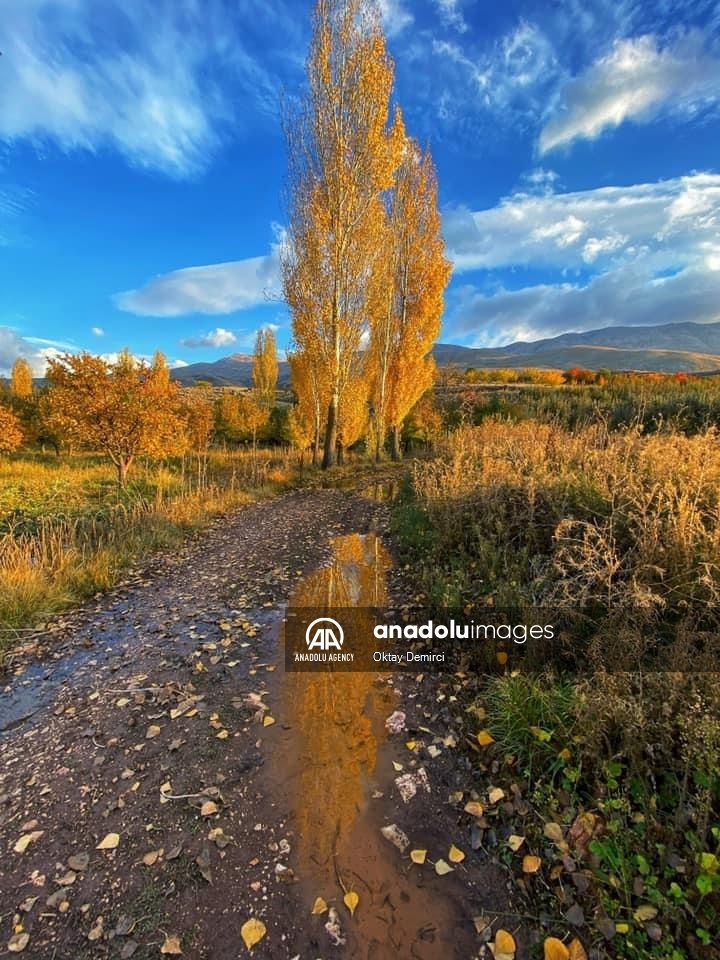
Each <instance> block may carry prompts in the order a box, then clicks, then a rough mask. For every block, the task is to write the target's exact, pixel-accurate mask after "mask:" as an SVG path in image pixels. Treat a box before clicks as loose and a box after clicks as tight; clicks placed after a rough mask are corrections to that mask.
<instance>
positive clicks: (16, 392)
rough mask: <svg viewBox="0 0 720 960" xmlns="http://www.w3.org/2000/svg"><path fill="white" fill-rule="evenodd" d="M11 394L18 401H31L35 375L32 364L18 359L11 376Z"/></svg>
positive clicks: (20, 358)
mask: <svg viewBox="0 0 720 960" xmlns="http://www.w3.org/2000/svg"><path fill="white" fill-rule="evenodd" d="M10 393H11V395H12V396H13V397H16V398H17V399H18V400H29V399H30V398H31V397H32V395H33V375H32V370H31V369H30V364H29V363H28V362H27V360H25V359H24V358H23V357H18V358H17V360H16V361H15V363H14V364H13V368H12V372H11V374H10Z"/></svg>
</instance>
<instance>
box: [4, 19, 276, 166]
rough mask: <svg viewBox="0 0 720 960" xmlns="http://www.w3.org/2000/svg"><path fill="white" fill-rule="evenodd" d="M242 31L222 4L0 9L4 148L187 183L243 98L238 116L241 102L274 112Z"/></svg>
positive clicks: (268, 83)
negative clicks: (128, 166)
mask: <svg viewBox="0 0 720 960" xmlns="http://www.w3.org/2000/svg"><path fill="white" fill-rule="evenodd" d="M98 14H99V15H98ZM282 22H283V23H284V20H283V21H282ZM239 25H240V24H239V18H237V17H232V16H230V14H229V11H228V8H227V7H226V6H225V5H224V4H222V3H221V2H218V0H205V2H203V3H199V2H196V0H173V2H169V3H165V2H158V3H153V4H147V3H144V2H142V0H126V2H122V3H121V2H120V0H103V3H102V4H101V5H100V9H97V5H94V4H92V3H89V2H87V0H27V2H23V3H16V4H10V5H7V4H6V5H4V6H3V57H2V67H3V83H2V86H1V87H0V139H2V140H5V141H9V142H12V141H15V140H21V139H23V140H29V141H31V142H33V143H35V144H36V145H39V146H42V145H45V144H48V143H53V144H55V145H57V146H58V147H60V149H62V150H65V151H71V150H77V149H83V150H88V151H93V152H95V151H98V150H101V149H105V148H108V147H110V148H112V149H115V150H117V151H119V152H120V153H121V154H122V155H123V156H124V157H125V158H126V159H127V160H128V161H129V162H130V163H132V164H134V165H136V166H139V167H144V168H148V169H152V170H158V171H161V172H162V173H165V174H168V175H170V176H172V177H176V178H184V177H188V176H193V175H194V174H196V173H198V172H199V171H201V170H203V169H204V168H205V167H206V166H207V164H208V162H209V160H210V158H211V157H212V155H213V153H214V152H215V151H216V150H217V149H218V147H219V145H220V144H221V142H222V141H223V138H224V137H225V136H227V135H229V131H230V129H231V123H239V122H240V120H241V118H240V117H238V116H237V115H236V109H235V107H234V106H233V103H237V100H238V97H237V94H238V93H241V94H242V97H243V113H244V114H245V116H247V113H248V110H247V105H248V104H252V105H254V106H255V108H256V109H259V110H261V111H262V110H264V111H266V112H270V110H271V107H272V109H273V110H274V109H275V107H276V103H277V87H278V86H279V81H278V80H277V79H276V78H275V77H274V76H273V75H271V74H270V73H268V69H267V67H266V66H265V65H263V64H261V62H260V61H259V59H257V57H256V56H254V55H253V53H252V52H251V49H250V45H249V43H246V42H245V33H246V32H247V31H245V30H240V29H239ZM275 32H276V33H277V29H276V31H275ZM271 43H272V41H271ZM266 52H267V50H266ZM267 60H268V58H267V57H266V58H265V61H264V62H265V63H267ZM229 92H231V93H232V96H229V95H228V93H229Z"/></svg>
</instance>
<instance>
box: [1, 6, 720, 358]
mask: <svg viewBox="0 0 720 960" xmlns="http://www.w3.org/2000/svg"><path fill="white" fill-rule="evenodd" d="M380 5H381V7H382V13H383V19H384V23H385V29H386V33H387V36H388V46H389V49H390V52H391V54H392V56H393V57H394V59H395V65H396V85H395V98H396V100H397V101H398V102H399V103H400V104H401V105H402V107H403V110H404V113H405V116H406V123H407V126H408V128H409V131H410V132H411V133H412V134H414V135H415V136H416V137H417V138H418V139H419V140H420V141H421V142H422V143H423V144H424V143H428V144H429V145H430V146H431V149H432V152H433V156H434V158H435V163H436V166H437V169H438V177H439V185H440V204H441V208H442V213H443V224H444V233H445V237H446V242H447V251H448V254H449V256H450V257H451V259H452V260H453V263H454V271H453V278H452V282H451V285H450V287H449V289H448V292H447V296H446V310H445V315H444V319H443V333H442V339H443V340H445V341H447V342H456V343H464V344H467V345H477V346H496V345H500V344H503V343H507V342H510V341H513V340H518V339H522V340H531V339H537V338H539V337H542V336H553V335H556V334H559V333H562V332H565V331H568V330H583V329H593V328H596V327H602V326H609V325H616V324H649V323H663V322H672V321H676V320H694V321H699V322H709V321H712V320H717V319H720V7H718V5H717V3H715V2H709V0H688V2H683V0H602V2H600V0H536V2H530V0H506V2H505V3H503V4H501V5H498V4H496V3H495V2H490V0H381V3H380ZM312 7H313V3H312V2H311V0H122V2H116V0H0V14H1V16H0V50H2V56H1V57H0V373H3V372H6V371H7V369H8V368H9V367H10V366H11V364H12V362H13V361H14V359H15V358H16V357H17V356H18V355H21V354H22V355H24V356H26V357H27V358H28V359H30V360H31V362H32V364H33V366H34V368H35V370H36V371H37V372H38V373H41V372H42V370H43V368H44V364H45V360H46V358H47V357H48V356H53V355H55V354H56V353H57V352H64V351H66V350H73V351H74V350H81V349H86V350H90V351H91V352H93V353H101V354H107V355H108V356H112V355H113V354H114V353H115V352H116V351H117V350H119V349H120V348H122V347H123V346H128V347H129V348H130V349H131V350H132V351H133V352H134V353H135V354H137V355H141V356H143V355H144V356H147V355H150V354H152V352H153V351H154V350H155V349H161V350H163V352H164V353H165V354H166V355H167V356H168V358H169V359H170V360H171V362H173V363H176V364H182V363H191V362H194V361H197V360H213V359H216V358H218V357H220V356H224V355H227V354H229V353H233V352H249V351H251V350H252V345H253V342H254V336H255V331H256V330H257V329H258V327H261V326H265V325H267V324H273V325H275V326H276V327H277V328H278V340H279V342H280V344H281V345H282V346H284V345H286V344H287V343H288V341H289V337H290V324H289V317H288V314H287V311H286V309H285V307H284V305H283V304H282V300H281V287H280V281H279V274H278V245H279V243H280V241H281V238H282V233H283V222H284V212H283V204H282V189H283V183H284V177H285V169H286V163H285V147H284V143H283V140H282V136H281V132H280V124H279V107H278V103H279V95H280V91H282V90H286V91H288V92H290V93H293V92H297V91H298V90H299V89H300V87H301V85H302V83H303V81H304V61H305V56H306V52H307V46H308V42H309V27H310V15H311V12H312Z"/></svg>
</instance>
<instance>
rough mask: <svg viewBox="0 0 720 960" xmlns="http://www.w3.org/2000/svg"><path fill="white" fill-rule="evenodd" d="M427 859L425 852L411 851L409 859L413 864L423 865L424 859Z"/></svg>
mask: <svg viewBox="0 0 720 960" xmlns="http://www.w3.org/2000/svg"><path fill="white" fill-rule="evenodd" d="M426 857H427V850H411V851H410V859H411V860H412V862H413V863H425V858H426Z"/></svg>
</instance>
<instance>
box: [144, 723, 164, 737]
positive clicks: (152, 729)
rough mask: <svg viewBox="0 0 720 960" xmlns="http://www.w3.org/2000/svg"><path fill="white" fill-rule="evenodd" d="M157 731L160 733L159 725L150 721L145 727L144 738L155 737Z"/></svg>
mask: <svg viewBox="0 0 720 960" xmlns="http://www.w3.org/2000/svg"><path fill="white" fill-rule="evenodd" d="M159 733H160V727H158V725H157V724H155V723H151V724H150V726H149V727H148V728H147V733H146V734H145V739H146V740H152V738H153V737H157V735H158V734H159Z"/></svg>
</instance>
